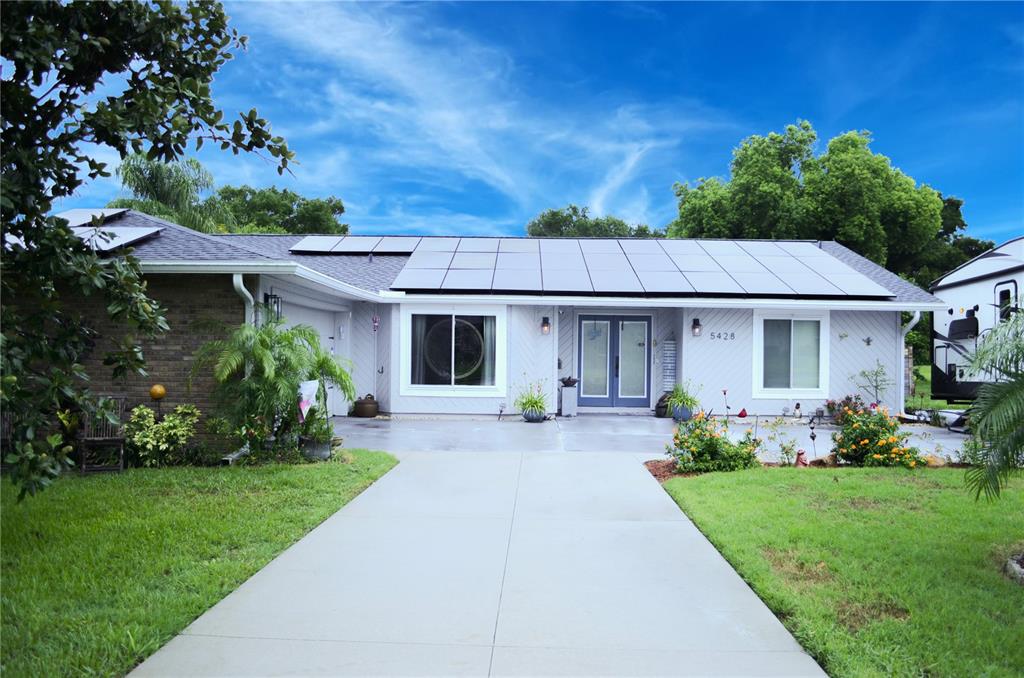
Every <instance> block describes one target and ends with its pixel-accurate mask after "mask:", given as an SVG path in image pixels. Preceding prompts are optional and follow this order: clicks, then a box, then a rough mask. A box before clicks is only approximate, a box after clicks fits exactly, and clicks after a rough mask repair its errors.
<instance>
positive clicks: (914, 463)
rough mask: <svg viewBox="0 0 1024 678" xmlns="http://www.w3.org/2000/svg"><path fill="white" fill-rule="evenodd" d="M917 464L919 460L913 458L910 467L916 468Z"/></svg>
mask: <svg viewBox="0 0 1024 678" xmlns="http://www.w3.org/2000/svg"><path fill="white" fill-rule="evenodd" d="M915 466H917V462H916V461H914V460H913V459H911V460H910V468H914V467H915Z"/></svg>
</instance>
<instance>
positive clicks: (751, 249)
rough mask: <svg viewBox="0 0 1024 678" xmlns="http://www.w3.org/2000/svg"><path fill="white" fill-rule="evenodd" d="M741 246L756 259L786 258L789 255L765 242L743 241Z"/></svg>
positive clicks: (771, 243) (740, 243) (772, 244)
mask: <svg viewBox="0 0 1024 678" xmlns="http://www.w3.org/2000/svg"><path fill="white" fill-rule="evenodd" d="M739 246H740V247H742V248H743V250H744V251H746V252H747V253H748V254H752V255H754V256H755V257H785V256H788V255H789V253H788V252H787V251H786V250H784V249H782V248H781V247H779V246H778V245H776V244H775V243H773V242H767V241H763V240H741V241H739Z"/></svg>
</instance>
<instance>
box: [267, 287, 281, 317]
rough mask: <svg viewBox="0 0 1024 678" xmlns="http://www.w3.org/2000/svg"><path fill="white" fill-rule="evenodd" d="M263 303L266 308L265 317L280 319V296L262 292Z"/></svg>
mask: <svg viewBox="0 0 1024 678" xmlns="http://www.w3.org/2000/svg"><path fill="white" fill-rule="evenodd" d="M263 305H264V306H265V307H266V308H267V317H268V318H272V319H274V320H280V319H281V296H280V295H278V294H269V293H267V294H264V295H263Z"/></svg>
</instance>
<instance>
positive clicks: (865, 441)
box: [860, 438, 868, 445]
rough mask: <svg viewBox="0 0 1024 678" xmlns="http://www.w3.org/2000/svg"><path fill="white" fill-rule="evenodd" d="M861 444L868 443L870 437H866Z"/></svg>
mask: <svg viewBox="0 0 1024 678" xmlns="http://www.w3.org/2000/svg"><path fill="white" fill-rule="evenodd" d="M860 444H861V445H867V444H868V439H867V438H865V439H864V440H862V441H860Z"/></svg>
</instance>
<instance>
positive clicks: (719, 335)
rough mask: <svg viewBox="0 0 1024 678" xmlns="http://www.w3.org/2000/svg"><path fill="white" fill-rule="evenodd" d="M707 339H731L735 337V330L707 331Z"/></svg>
mask: <svg viewBox="0 0 1024 678" xmlns="http://www.w3.org/2000/svg"><path fill="white" fill-rule="evenodd" d="M708 338H709V339H718V340H721V341H732V340H734V339H735V338H736V333H735V332H709V333H708Z"/></svg>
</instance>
